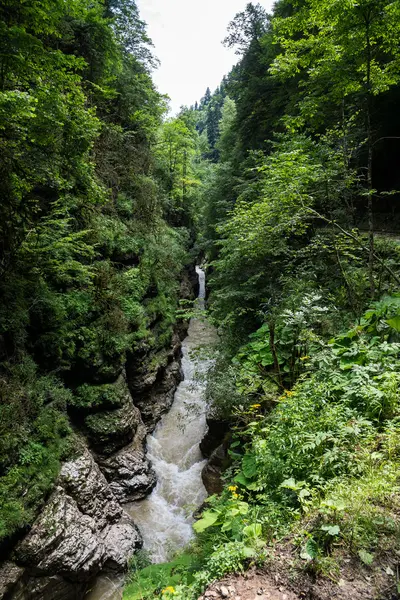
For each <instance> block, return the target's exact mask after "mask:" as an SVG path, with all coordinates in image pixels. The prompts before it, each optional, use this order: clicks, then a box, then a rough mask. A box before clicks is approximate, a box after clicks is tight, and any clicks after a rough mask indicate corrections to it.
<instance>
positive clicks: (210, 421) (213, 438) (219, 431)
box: [200, 412, 230, 458]
mask: <svg viewBox="0 0 400 600" xmlns="http://www.w3.org/2000/svg"><path fill="white" fill-rule="evenodd" d="M207 427H208V429H207V431H206V434H205V436H204V437H203V439H202V440H201V443H200V450H201V453H202V454H203V456H204V458H210V457H211V455H212V453H213V452H214V450H215V449H216V448H218V446H219V445H220V444H221V442H222V441H223V439H224V438H225V436H226V435H227V433H228V432H229V431H230V423H229V421H226V420H224V419H221V418H220V417H218V415H215V414H213V413H212V412H210V413H209V414H208V415H207Z"/></svg>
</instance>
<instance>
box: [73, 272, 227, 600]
mask: <svg viewBox="0 0 400 600" xmlns="http://www.w3.org/2000/svg"><path fill="white" fill-rule="evenodd" d="M196 271H197V274H198V276H199V283H200V291H199V297H198V300H197V308H198V310H199V313H200V314H199V317H198V318H197V317H194V318H192V319H191V321H190V325H189V330H188V335H187V337H186V338H185V340H184V341H183V344H182V354H183V356H182V369H183V374H184V379H183V381H182V382H181V383H180V384H179V386H178V388H177V390H176V392H175V396H174V402H173V404H172V407H171V409H170V410H169V412H168V413H167V414H165V415H164V416H163V418H162V419H161V421H160V422H159V423H158V425H157V427H156V429H155V430H154V432H153V433H152V434H151V435H149V436H148V438H147V448H148V456H149V458H150V460H151V462H152V464H153V467H154V469H155V471H156V473H157V486H156V487H155V489H154V490H153V492H152V493H151V494H150V496H148V498H146V499H145V500H142V501H140V502H132V503H130V504H126V505H125V506H124V508H125V510H126V511H127V512H128V513H129V514H130V515H131V516H132V518H133V519H134V521H135V523H136V525H137V526H138V527H139V529H140V531H141V534H142V536H143V542H144V548H145V550H146V551H147V552H148V554H149V557H150V559H151V560H152V562H154V563H161V562H167V561H168V560H169V559H170V558H171V556H172V555H173V554H174V553H175V552H176V551H177V550H179V549H180V548H183V547H184V546H186V545H187V543H188V542H189V541H190V539H191V537H192V535H193V530H192V523H193V517H192V514H193V511H194V510H195V509H196V508H197V507H199V506H200V505H201V504H202V502H203V501H204V499H205V497H206V495H207V493H206V490H205V488H204V486H203V482H202V480H201V471H202V469H203V467H204V465H205V461H204V460H203V457H202V455H201V452H200V449H199V444H200V442H201V440H202V438H203V436H204V433H205V431H206V428H207V426H206V404H205V400H204V390H205V373H206V372H207V370H208V368H209V366H210V362H211V359H210V356H209V354H208V353H207V352H206V349H207V348H209V347H211V346H212V344H213V343H214V342H215V340H216V333H215V330H214V328H213V327H212V326H211V325H210V324H208V323H207V321H205V320H204V319H203V318H201V311H202V310H204V303H205V275H204V272H203V271H202V270H201V269H200V268H199V267H197V268H196ZM122 587H123V577H122V576H121V577H117V578H111V577H107V576H105V575H104V576H100V577H99V578H98V579H97V581H96V583H95V585H94V587H93V589H92V590H91V591H90V593H89V594H88V595H87V596H86V599H85V600H120V598H121V597H122Z"/></svg>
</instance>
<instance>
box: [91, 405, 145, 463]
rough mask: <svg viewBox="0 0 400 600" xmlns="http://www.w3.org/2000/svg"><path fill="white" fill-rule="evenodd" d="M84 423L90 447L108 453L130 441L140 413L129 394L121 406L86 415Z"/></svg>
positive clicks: (138, 421)
mask: <svg viewBox="0 0 400 600" xmlns="http://www.w3.org/2000/svg"><path fill="white" fill-rule="evenodd" d="M84 423H85V432H86V436H87V438H88V440H89V443H90V445H91V447H92V448H94V449H95V450H96V451H97V452H101V454H105V455H109V454H112V453H113V452H115V451H116V450H119V449H120V448H122V447H123V446H126V445H127V444H129V442H131V441H132V439H133V437H134V435H135V433H136V430H137V428H138V425H139V423H140V414H139V412H138V410H137V409H135V407H134V405H133V402H132V398H131V396H130V395H129V396H127V398H126V402H125V404H123V406H122V407H120V408H116V409H114V410H107V411H102V412H96V413H93V414H90V415H87V416H86V417H85V420H84Z"/></svg>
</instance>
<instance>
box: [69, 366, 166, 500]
mask: <svg viewBox="0 0 400 600" xmlns="http://www.w3.org/2000/svg"><path fill="white" fill-rule="evenodd" d="M114 387H115V390H118V394H119V396H120V399H121V401H120V403H119V405H117V406H116V407H115V408H110V409H108V410H103V411H97V412H94V413H92V414H89V415H85V417H84V428H83V431H84V433H85V435H86V438H87V440H88V442H89V445H90V447H91V448H92V450H93V454H94V458H95V460H96V462H97V464H98V465H99V467H100V470H101V471H102V473H103V474H104V475H105V477H106V479H107V481H108V483H109V487H110V490H111V491H112V493H113V494H114V495H115V497H116V498H117V500H118V502H122V503H125V502H131V501H133V500H141V499H142V498H145V497H146V496H147V495H148V494H149V493H150V492H151V491H152V489H153V488H154V486H155V485H156V483H157V482H156V476H155V473H154V471H153V469H152V467H151V464H150V461H149V460H148V459H147V458H146V453H145V442H146V434H147V429H146V427H145V426H144V424H143V421H142V416H141V413H140V410H139V408H137V407H136V406H135V405H134V403H133V399H132V396H131V394H130V391H129V389H128V385H127V382H126V375H125V372H123V373H122V374H121V375H120V377H119V378H118V379H117V380H116V381H115V383H114ZM64 468H65V467H64ZM63 471H64V469H63Z"/></svg>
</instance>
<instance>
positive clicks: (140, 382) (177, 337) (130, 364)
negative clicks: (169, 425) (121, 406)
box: [126, 325, 187, 433]
mask: <svg viewBox="0 0 400 600" xmlns="http://www.w3.org/2000/svg"><path fill="white" fill-rule="evenodd" d="M186 332H187V328H185V327H184V326H182V325H181V327H180V331H179V334H178V333H175V334H174V335H173V337H172V341H171V348H170V349H169V350H168V351H165V350H164V351H161V352H158V353H155V354H149V355H142V356H140V355H132V356H131V357H129V358H128V361H127V366H126V372H127V380H128V386H129V389H130V392H131V394H132V396H133V398H134V399H135V405H136V406H137V407H138V408H139V410H140V413H141V416H142V419H143V422H144V424H145V425H146V428H147V432H149V433H150V432H151V431H153V429H154V427H155V426H156V424H157V423H158V421H159V420H160V418H161V417H162V415H163V414H164V413H165V412H167V411H168V409H169V408H170V406H171V404H172V401H173V399H174V393H175V390H176V388H177V386H178V384H179V383H180V382H181V381H182V377H183V374H182V369H181V362H180V360H181V348H182V344H181V336H182V335H183V336H185V335H186Z"/></svg>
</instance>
